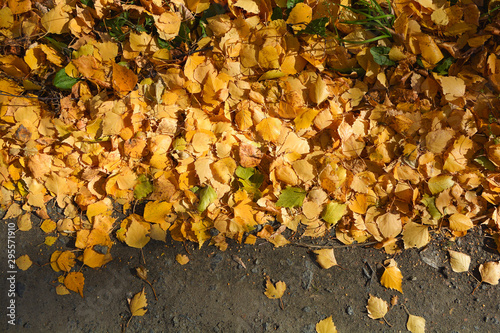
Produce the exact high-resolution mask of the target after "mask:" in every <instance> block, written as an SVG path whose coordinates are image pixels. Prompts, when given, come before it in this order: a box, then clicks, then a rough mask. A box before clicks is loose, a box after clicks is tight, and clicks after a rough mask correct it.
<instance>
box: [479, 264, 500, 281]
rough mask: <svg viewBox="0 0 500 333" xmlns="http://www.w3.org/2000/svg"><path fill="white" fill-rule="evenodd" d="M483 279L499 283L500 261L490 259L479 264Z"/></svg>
mask: <svg viewBox="0 0 500 333" xmlns="http://www.w3.org/2000/svg"><path fill="white" fill-rule="evenodd" d="M479 273H480V274H481V281H482V282H486V283H489V284H492V285H497V284H498V280H499V279H500V261H498V262H497V261H488V262H486V263H484V264H481V265H479Z"/></svg>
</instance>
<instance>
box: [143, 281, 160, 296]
mask: <svg viewBox="0 0 500 333" xmlns="http://www.w3.org/2000/svg"><path fill="white" fill-rule="evenodd" d="M144 281H146V283H147V284H149V286H150V287H151V289H152V290H153V295H155V300H158V297H156V291H155V288H153V284H152V283H151V282H149V281H148V280H144Z"/></svg>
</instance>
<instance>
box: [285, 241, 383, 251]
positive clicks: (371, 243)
mask: <svg viewBox="0 0 500 333" xmlns="http://www.w3.org/2000/svg"><path fill="white" fill-rule="evenodd" d="M377 243H379V242H369V243H352V244H344V245H312V244H304V243H290V245H293V246H298V247H305V248H306V249H331V248H334V249H342V248H347V247H356V246H370V245H375V244H377Z"/></svg>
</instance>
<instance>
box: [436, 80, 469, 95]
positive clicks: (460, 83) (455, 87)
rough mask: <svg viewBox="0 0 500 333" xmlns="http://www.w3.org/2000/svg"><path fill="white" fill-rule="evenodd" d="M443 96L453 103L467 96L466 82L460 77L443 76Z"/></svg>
mask: <svg viewBox="0 0 500 333" xmlns="http://www.w3.org/2000/svg"><path fill="white" fill-rule="evenodd" d="M439 80H440V81H441V86H442V87H443V94H444V96H445V98H446V100H448V101H453V100H455V99H457V98H459V97H462V96H464V95H465V82H464V80H462V79H461V78H459V77H455V76H442V77H440V78H439Z"/></svg>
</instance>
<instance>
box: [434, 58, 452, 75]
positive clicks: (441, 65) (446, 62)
mask: <svg viewBox="0 0 500 333" xmlns="http://www.w3.org/2000/svg"><path fill="white" fill-rule="evenodd" d="M454 62H455V59H454V58H453V57H449V58H445V59H443V60H441V61H440V62H438V63H437V65H436V67H434V69H433V70H432V71H433V72H436V73H438V74H440V75H448V70H449V69H450V66H451V65H452V64H453V63H454Z"/></svg>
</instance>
